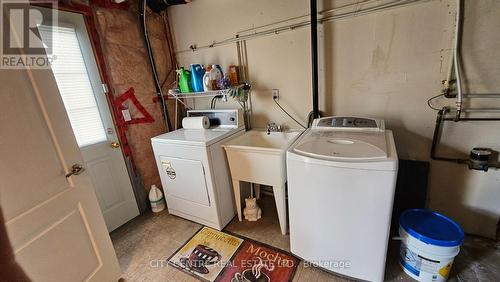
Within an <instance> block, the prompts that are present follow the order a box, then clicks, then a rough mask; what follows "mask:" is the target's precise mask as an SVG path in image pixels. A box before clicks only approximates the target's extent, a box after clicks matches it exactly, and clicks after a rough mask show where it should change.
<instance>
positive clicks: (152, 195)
mask: <svg viewBox="0 0 500 282" xmlns="http://www.w3.org/2000/svg"><path fill="white" fill-rule="evenodd" d="M149 203H150V204H151V210H153V212H161V211H162V210H164V209H165V199H164V198H163V193H162V192H161V190H160V189H158V187H156V185H154V184H153V185H151V190H149Z"/></svg>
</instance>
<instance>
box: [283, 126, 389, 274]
mask: <svg viewBox="0 0 500 282" xmlns="http://www.w3.org/2000/svg"><path fill="white" fill-rule="evenodd" d="M397 169H398V158H397V153H396V147H395V145H394V139H393V136H392V132H391V131H389V130H385V125H384V121H383V120H378V119H370V118H359V117H326V118H320V119H316V120H314V122H313V125H312V127H311V128H310V129H308V130H307V131H306V132H304V133H303V134H302V135H301V136H300V137H299V138H298V139H297V140H296V141H295V142H294V144H292V146H291V147H290V148H289V150H288V151H287V170H288V173H287V175H288V202H289V209H290V216H289V218H290V247H291V251H292V253H294V254H296V255H297V256H299V257H301V258H303V259H304V260H305V261H307V262H308V263H311V264H312V265H315V266H319V267H321V268H324V269H326V270H329V271H333V272H336V273H339V274H341V275H345V276H349V277H352V278H355V279H360V280H369V281H383V279H384V270H385V260H386V253H387V244H388V240H389V228H390V223H391V212H392V205H393V199H394V190H395V185H396V176H397Z"/></svg>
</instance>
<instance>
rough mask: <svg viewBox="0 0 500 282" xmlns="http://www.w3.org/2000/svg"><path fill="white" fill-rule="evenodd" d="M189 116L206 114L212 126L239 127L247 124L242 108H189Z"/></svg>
mask: <svg viewBox="0 0 500 282" xmlns="http://www.w3.org/2000/svg"><path fill="white" fill-rule="evenodd" d="M187 116H188V117H199V116H206V117H208V119H209V120H210V127H211V128H217V127H219V128H239V127H242V126H245V123H244V120H243V111H242V110H241V109H230V110H224V109H221V110H214V109H209V110H189V111H187Z"/></svg>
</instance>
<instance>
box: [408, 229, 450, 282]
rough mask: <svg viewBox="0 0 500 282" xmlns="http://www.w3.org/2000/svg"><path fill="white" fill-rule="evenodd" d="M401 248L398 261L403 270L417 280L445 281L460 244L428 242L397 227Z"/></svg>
mask: <svg viewBox="0 0 500 282" xmlns="http://www.w3.org/2000/svg"><path fill="white" fill-rule="evenodd" d="M399 235H400V236H401V249H400V258H399V263H400V264H401V267H402V268H403V270H404V272H406V274H408V275H409V276H410V277H412V278H413V279H415V280H418V281H446V280H447V279H448V275H449V274H450V270H451V266H452V264H453V260H454V259H455V256H456V255H458V253H459V252H460V246H453V247H443V246H436V245H433V244H428V243H424V242H422V241H420V240H419V239H417V238H415V237H413V236H412V235H411V234H408V233H407V232H406V231H405V230H404V229H403V228H401V227H400V228H399Z"/></svg>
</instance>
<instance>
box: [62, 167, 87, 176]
mask: <svg viewBox="0 0 500 282" xmlns="http://www.w3.org/2000/svg"><path fill="white" fill-rule="evenodd" d="M84 170H85V168H84V167H83V165H81V164H74V165H73V166H72V167H71V171H70V172H68V173H67V174H66V178H68V177H70V176H72V175H79V174H80V173H82V172H83V171H84Z"/></svg>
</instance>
